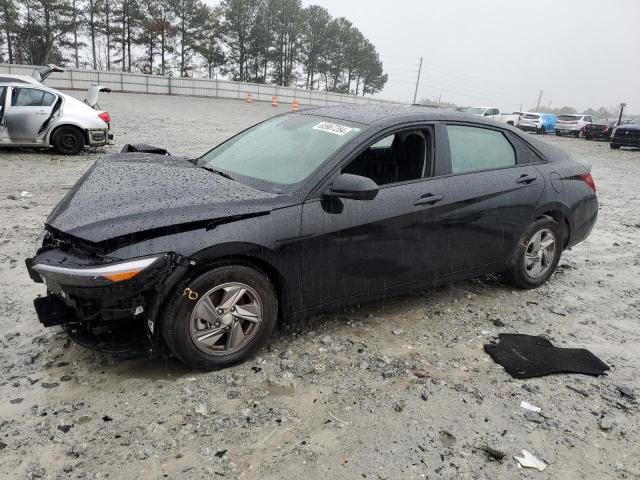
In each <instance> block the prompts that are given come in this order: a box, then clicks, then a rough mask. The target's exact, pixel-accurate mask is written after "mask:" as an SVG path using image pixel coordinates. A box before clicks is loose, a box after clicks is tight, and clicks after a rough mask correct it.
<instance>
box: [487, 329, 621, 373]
mask: <svg viewBox="0 0 640 480" xmlns="http://www.w3.org/2000/svg"><path fill="white" fill-rule="evenodd" d="M499 340H500V343H497V344H489V345H485V346H484V350H485V352H487V353H488V354H489V355H490V356H491V358H492V359H493V360H494V361H495V362H496V363H499V364H500V365H502V366H503V367H504V369H505V370H506V371H507V373H509V375H511V376H512V377H514V378H532V377H543V376H545V375H549V374H551V373H583V374H585V375H603V374H604V372H605V371H606V370H609V367H608V366H607V364H605V363H604V362H602V361H601V360H600V359H599V358H598V357H596V356H595V355H594V354H593V353H591V352H590V351H589V350H585V349H584V348H558V347H554V346H553V344H552V343H551V342H550V341H549V340H547V339H546V338H544V337H534V336H531V335H520V334H508V333H501V334H500V335H499Z"/></svg>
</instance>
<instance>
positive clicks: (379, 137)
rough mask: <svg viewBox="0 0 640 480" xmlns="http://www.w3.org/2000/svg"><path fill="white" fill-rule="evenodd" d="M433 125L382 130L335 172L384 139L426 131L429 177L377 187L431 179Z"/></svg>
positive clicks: (414, 125) (433, 164)
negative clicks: (427, 134) (411, 132)
mask: <svg viewBox="0 0 640 480" xmlns="http://www.w3.org/2000/svg"><path fill="white" fill-rule="evenodd" d="M433 126H434V124H433V123H417V124H412V125H403V126H401V127H394V128H390V129H387V130H384V131H383V132H381V133H380V134H378V135H376V136H375V137H374V139H373V141H372V140H369V141H368V142H366V143H365V144H364V145H363V146H362V147H360V148H359V149H358V150H357V152H356V153H352V154H351V155H349V156H348V157H347V158H346V159H345V160H343V161H342V162H341V163H340V165H339V167H338V168H337V170H336V171H335V172H340V171H341V170H342V169H343V168H345V167H346V166H347V165H349V164H350V163H351V162H352V161H353V160H355V159H356V158H358V156H360V155H361V154H362V153H364V152H365V151H366V150H367V149H369V148H370V147H372V146H373V145H375V144H376V143H378V142H380V141H381V140H384V139H385V138H387V137H389V136H391V135H395V134H398V133H402V132H407V131H412V130H428V131H429V138H427V139H426V140H427V148H428V149H429V151H428V152H427V154H428V155H429V157H430V158H429V157H428V158H427V161H429V160H430V165H431V172H429V175H428V176H427V177H421V178H414V179H411V180H405V181H402V182H393V183H385V184H382V185H378V186H379V187H380V189H383V188H388V187H396V186H398V185H407V184H410V183H414V182H420V181H424V180H428V179H430V178H432V177H433V176H434V175H433V172H434V169H435V162H436V155H435V147H434V143H435V142H434V128H433ZM331 177H333V174H332V175H331Z"/></svg>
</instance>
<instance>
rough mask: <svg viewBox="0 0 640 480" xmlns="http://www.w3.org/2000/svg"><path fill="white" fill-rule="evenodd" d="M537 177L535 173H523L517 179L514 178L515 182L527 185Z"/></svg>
mask: <svg viewBox="0 0 640 480" xmlns="http://www.w3.org/2000/svg"><path fill="white" fill-rule="evenodd" d="M537 178H538V177H536V176H535V175H527V174H526V173H525V174H524V175H521V176H520V178H519V179H518V180H516V183H523V184H525V185H529V184H530V183H533V182H535V181H536V179H537Z"/></svg>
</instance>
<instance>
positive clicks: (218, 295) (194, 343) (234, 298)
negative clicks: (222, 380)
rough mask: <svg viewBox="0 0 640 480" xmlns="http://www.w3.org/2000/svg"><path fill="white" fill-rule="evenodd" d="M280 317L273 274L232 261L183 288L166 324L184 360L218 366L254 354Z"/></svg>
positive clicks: (168, 309) (173, 348)
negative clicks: (271, 276) (270, 275)
mask: <svg viewBox="0 0 640 480" xmlns="http://www.w3.org/2000/svg"><path fill="white" fill-rule="evenodd" d="M277 318H278V299H277V295H276V292H275V289H274V287H273V284H272V283H271V281H270V280H269V278H268V277H267V276H266V275H265V274H264V273H262V272H260V271H258V270H256V269H254V268H251V267H248V266H245V265H226V266H221V267H217V268H214V269H212V270H210V271H208V272H206V273H204V274H202V275H200V276H198V277H196V278H194V279H191V280H188V281H186V282H185V283H183V284H182V285H181V286H180V287H178V289H177V291H176V292H175V293H174V296H173V298H172V299H170V301H169V303H168V304H167V306H166V308H165V309H164V313H163V317H162V323H161V326H160V328H161V330H162V336H163V338H164V341H165V343H166V344H167V346H168V347H169V349H170V350H171V351H172V352H173V353H174V354H175V355H176V356H177V357H178V358H179V359H180V360H181V361H182V362H183V363H185V364H187V365H188V366H190V367H192V368H196V369H201V370H213V369H216V368H221V367H226V366H230V365H233V364H235V363H238V362H241V361H243V360H245V359H247V358H248V357H250V356H251V355H252V354H253V353H254V352H255V351H256V350H257V349H258V348H259V347H260V346H261V345H263V344H264V343H265V341H266V340H267V338H268V337H269V335H270V334H271V332H272V331H273V328H274V327H275V324H276V322H277Z"/></svg>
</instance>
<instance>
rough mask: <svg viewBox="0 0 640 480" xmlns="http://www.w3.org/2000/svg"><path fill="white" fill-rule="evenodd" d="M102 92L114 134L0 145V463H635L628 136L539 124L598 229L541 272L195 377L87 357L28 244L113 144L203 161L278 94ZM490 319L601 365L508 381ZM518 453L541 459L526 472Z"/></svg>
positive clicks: (349, 318) (465, 473)
mask: <svg viewBox="0 0 640 480" xmlns="http://www.w3.org/2000/svg"><path fill="white" fill-rule="evenodd" d="M104 102H105V104H104V105H103V108H105V109H107V110H109V112H110V113H111V115H112V118H113V122H112V124H113V128H114V133H115V136H116V143H115V145H113V146H111V147H108V148H107V149H98V150H94V151H89V152H87V154H85V155H83V156H81V157H59V156H55V155H51V154H49V153H44V152H34V151H28V150H24V151H9V150H5V151H2V154H1V155H0V169H1V171H2V181H1V182H0V217H1V219H2V220H1V221H0V351H1V352H2V354H1V355H0V478H2V479H9V480H13V479H20V480H22V479H25V478H29V479H33V478H42V479H45V478H48V479H67V478H72V479H121V478H137V479H140V480H143V479H158V478H180V479H202V478H234V479H235V478H239V479H250V478H260V479H298V478H305V477H306V478H327V479H333V478H341V479H342V478H344V479H356V478H358V479H362V478H366V479H413V478H416V479H420V478H430V479H435V478H456V479H492V480H493V479H514V478H527V479H528V478H550V479H563V480H564V479H583V478H597V479H609V478H615V479H618V478H619V479H632V478H639V477H640V459H639V457H638V445H640V427H639V425H640V414H639V407H640V405H639V402H638V394H637V392H638V391H640V390H639V389H640V376H639V375H638V373H637V372H638V365H639V364H640V323H639V320H638V319H639V318H640V284H639V280H638V279H639V278H640V248H639V244H640V229H639V228H635V226H636V225H640V196H638V195H637V185H636V181H637V178H638V177H640V151H629V150H620V151H613V150H610V149H609V146H608V145H607V144H606V143H600V142H587V141H585V140H583V139H572V138H556V137H554V136H545V137H541V138H543V139H545V140H546V141H549V142H553V143H555V144H558V145H560V146H562V147H563V148H565V149H566V150H567V151H569V152H570V153H572V154H573V155H575V156H576V157H578V158H579V159H581V160H582V161H583V162H585V163H588V164H591V165H593V175H594V178H595V181H596V183H597V185H598V194H599V198H600V202H601V210H600V218H599V220H598V224H597V225H596V228H595V230H594V232H593V233H592V235H591V237H590V238H589V239H588V240H587V241H586V242H584V243H582V244H580V245H578V246H576V247H575V248H573V249H572V250H570V251H567V252H565V254H564V255H563V258H562V260H561V262H560V265H559V268H558V271H557V273H556V274H555V275H554V276H553V278H552V279H551V281H550V282H549V284H548V285H545V286H543V287H541V288H539V289H537V290H532V291H515V290H512V289H511V288H510V287H507V286H505V285H503V284H502V283H501V282H500V280H499V279H498V278H497V277H493V276H491V277H483V278H480V279H476V280H471V281H467V282H462V283H457V284H454V285H452V286H449V287H443V288H440V289H437V290H434V291H418V292H415V293H413V294H409V295H405V296H402V297H399V298H396V299H386V301H385V303H384V305H383V306H374V305H363V306H361V307H357V308H352V309H349V310H347V311H342V312H337V313H334V314H331V315H323V316H320V317H318V318H315V319H313V320H309V321H308V322H306V323H305V324H303V325H295V326H287V327H286V328H283V329H282V330H281V331H280V332H279V333H278V335H277V336H276V337H275V338H274V340H273V341H272V342H271V344H270V346H269V347H268V348H265V349H263V350H261V351H260V352H258V354H257V356H256V358H254V359H253V360H251V361H248V362H246V363H244V364H241V365H238V366H236V367H233V368H229V369H226V370H222V371H218V372H213V373H207V374H202V373H197V372H191V371H187V370H185V369H184V367H182V366H181V364H180V363H179V362H177V361H175V360H173V359H170V358H165V357H162V356H158V357H149V358H142V359H137V360H131V359H129V360H123V359H118V358H117V357H111V356H107V355H100V354H95V353H92V352H89V351H87V350H85V349H83V348H81V347H78V346H76V345H74V344H72V343H70V342H69V341H68V340H67V339H66V337H65V335H64V334H63V333H62V332H60V331H59V330H55V329H52V330H46V329H43V328H42V327H41V326H40V325H39V324H38V322H37V320H36V317H35V314H34V311H33V305H32V300H33V297H34V296H36V295H37V294H41V293H43V292H44V291H43V289H42V286H40V285H36V284H34V283H32V282H31V281H30V279H29V278H28V276H27V273H26V271H25V269H24V266H23V265H24V264H23V259H24V258H25V257H27V256H29V255H31V254H32V251H33V249H34V245H35V239H36V237H37V235H38V234H39V233H40V231H41V228H42V222H43V220H44V219H45V217H46V215H47V214H48V213H49V212H50V210H51V209H52V208H53V206H54V205H55V204H56V203H57V202H58V201H59V200H60V198H61V197H62V196H63V195H64V194H65V193H66V191H67V190H68V189H69V188H70V187H71V186H72V185H73V183H74V182H75V180H76V179H77V178H78V177H79V176H80V175H81V174H82V173H83V172H84V171H85V170H86V169H87V168H88V167H89V165H90V164H91V163H92V162H93V161H94V160H96V159H98V158H101V157H102V156H103V155H104V154H105V153H108V152H112V151H119V150H120V149H121V147H122V145H123V144H125V143H141V142H144V143H149V144H152V145H157V146H159V147H162V148H166V149H167V150H169V151H170V152H172V153H175V154H179V155H185V156H188V157H195V156H197V155H198V154H200V153H202V152H205V151H207V150H208V149H209V148H210V147H211V146H212V145H213V144H215V143H217V142H219V141H221V140H223V139H224V138H226V137H227V136H229V135H231V134H232V133H235V132H237V131H239V130H241V129H242V128H244V127H246V126H248V125H250V124H252V123H254V122H256V121H259V120H261V119H264V118H267V117H268V116H270V115H273V114H275V113H278V109H274V108H272V107H271V106H270V105H268V104H267V105H263V104H260V103H255V104H253V105H247V104H244V103H239V102H233V101H215V100H212V99H199V98H188V97H170V96H166V97H165V96H155V95H154V96H145V95H124V94H117V93H112V94H111V95H109V96H107V97H105V98H104ZM131 105H135V106H136V108H135V109H132V108H130V106H131ZM22 192H26V194H25V195H22ZM500 333H521V334H527V335H544V336H545V337H546V338H548V339H549V340H550V341H551V342H552V343H553V344H554V345H556V346H558V347H562V348H566V347H572V346H581V347H584V348H586V349H588V350H589V351H591V352H593V353H594V355H596V356H597V357H598V358H601V359H602V360H603V361H604V362H605V363H606V364H607V365H608V366H609V367H610V368H611V369H610V370H609V371H608V372H607V374H606V375H603V376H598V377H591V376H584V375H550V376H546V377H542V378H531V379H526V380H518V379H514V378H512V377H510V376H509V375H508V373H507V372H505V370H504V369H503V368H502V367H501V366H500V365H497V364H495V363H494V362H493V361H492V360H491V358H490V357H489V355H487V354H486V353H485V351H484V350H483V345H485V344H487V343H488V342H489V341H490V340H491V339H493V338H496V337H498V335H499V334H500ZM523 401H524V402H526V403H527V404H528V405H531V406H533V407H536V408H539V409H540V411H539V412H535V411H531V410H530V409H527V408H523V407H521V406H520V405H521V404H522V402H523ZM523 451H525V452H529V453H530V454H531V455H533V456H534V457H535V458H537V459H539V460H540V462H544V464H545V465H546V468H545V469H544V471H543V472H540V471H538V470H536V469H535V468H518V465H522V463H520V461H519V460H516V459H515V458H514V457H519V458H521V459H523V460H524V462H525V463H527V462H528V460H527V458H528V456H527V454H526V453H524V452H523ZM529 460H530V458H529Z"/></svg>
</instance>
